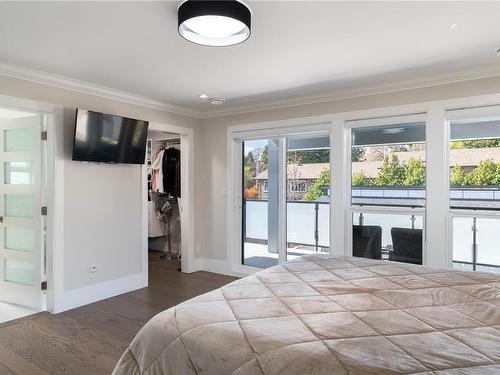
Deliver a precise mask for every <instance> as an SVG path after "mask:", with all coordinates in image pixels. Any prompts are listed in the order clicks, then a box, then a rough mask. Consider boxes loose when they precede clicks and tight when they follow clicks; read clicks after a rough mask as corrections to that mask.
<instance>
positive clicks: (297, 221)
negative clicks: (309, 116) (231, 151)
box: [241, 134, 331, 268]
mask: <svg viewBox="0 0 500 375" xmlns="http://www.w3.org/2000/svg"><path fill="white" fill-rule="evenodd" d="M241 165H242V169H241V175H242V178H241V181H242V186H241V189H242V194H241V197H242V198H241V199H242V204H241V208H242V209H241V213H242V221H241V222H242V230H241V233H242V240H241V248H242V252H241V264H242V265H245V266H252V267H259V268H267V267H271V266H273V265H276V264H278V263H280V262H282V261H286V260H290V259H293V258H295V257H298V256H301V255H305V254H316V253H321V252H323V253H325V252H329V251H330V191H331V189H330V137H329V136H328V135H321V134H319V135H314V136H311V135H301V134H299V135H297V134H294V135H281V136H279V137H274V138H264V139H256V140H255V139H252V140H246V141H243V142H242V164H241Z"/></svg>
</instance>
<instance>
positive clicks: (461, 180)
mask: <svg viewBox="0 0 500 375" xmlns="http://www.w3.org/2000/svg"><path fill="white" fill-rule="evenodd" d="M450 184H451V186H463V185H465V173H464V171H463V169H462V168H461V167H460V166H458V165H454V166H453V167H452V168H451V171H450Z"/></svg>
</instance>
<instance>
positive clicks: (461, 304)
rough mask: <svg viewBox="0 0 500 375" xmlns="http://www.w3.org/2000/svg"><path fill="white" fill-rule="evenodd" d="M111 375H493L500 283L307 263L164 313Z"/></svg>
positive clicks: (321, 259)
mask: <svg viewBox="0 0 500 375" xmlns="http://www.w3.org/2000/svg"><path fill="white" fill-rule="evenodd" d="M113 373H114V374H115V375H119V374H169V375H170V374H176V375H178V374H213V375H224V374H234V375H254V374H259V375H262V374H265V375H271V374H287V375H299V374H300V375H305V374H334V375H336V374H355V375H358V374H359V375H367V374H377V375H379V374H380V375H383V374H420V375H424V374H425V375H428V374H442V375H445V374H446V375H463V374H471V375H479V374H488V375H489V374H500V275H495V274H486V273H475V272H465V271H451V270H448V269H442V268H434V267H426V266H419V265H411V264H404V263H396V262H387V261H380V260H372V259H365V258H353V257H340V256H330V255H310V256H304V257H300V258H297V259H294V260H293V261H290V262H287V263H285V264H282V265H278V266H275V267H272V268H269V269H265V270H263V271H260V272H258V273H256V274H254V275H251V276H248V277H245V278H243V279H239V280H237V281H235V282H233V283H231V284H228V285H226V286H224V287H222V288H220V289H217V290H214V291H212V292H209V293H207V294H204V295H201V296H198V297H196V298H193V299H191V300H189V301H186V302H184V303H182V304H180V305H178V306H175V307H173V308H171V309H168V310H166V311H164V312H162V313H160V314H158V315H157V316H155V317H154V318H153V319H152V320H151V321H150V322H148V323H147V324H146V325H145V326H144V327H143V329H142V330H141V331H140V332H139V333H138V334H137V336H136V337H135V339H134V340H133V342H132V343H131V344H130V346H129V348H128V349H127V350H126V351H125V353H124V354H123V356H122V357H121V359H120V361H119V362H118V364H117V366H116V368H115V370H114V372H113Z"/></svg>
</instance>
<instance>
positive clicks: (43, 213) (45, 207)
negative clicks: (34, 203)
mask: <svg viewBox="0 0 500 375" xmlns="http://www.w3.org/2000/svg"><path fill="white" fill-rule="evenodd" d="M41 213H42V216H47V206H43V207H42V209H41Z"/></svg>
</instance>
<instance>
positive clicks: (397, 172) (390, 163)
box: [375, 154, 405, 186]
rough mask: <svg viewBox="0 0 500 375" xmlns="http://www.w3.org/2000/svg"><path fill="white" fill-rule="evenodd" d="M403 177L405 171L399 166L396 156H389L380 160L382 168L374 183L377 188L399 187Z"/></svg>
mask: <svg viewBox="0 0 500 375" xmlns="http://www.w3.org/2000/svg"><path fill="white" fill-rule="evenodd" d="M404 177H405V169H404V167H402V166H401V165H400V164H399V158H398V156H397V155H395V154H389V155H387V156H386V157H385V158H384V160H382V167H381V168H380V172H379V174H378V176H377V178H376V179H375V183H376V184H377V185H379V186H401V185H403V182H404Z"/></svg>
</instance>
